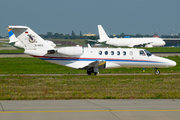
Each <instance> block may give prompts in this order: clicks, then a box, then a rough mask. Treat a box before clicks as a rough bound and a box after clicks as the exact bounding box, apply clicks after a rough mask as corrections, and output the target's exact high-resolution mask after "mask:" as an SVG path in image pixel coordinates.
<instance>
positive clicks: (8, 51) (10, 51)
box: [0, 49, 24, 53]
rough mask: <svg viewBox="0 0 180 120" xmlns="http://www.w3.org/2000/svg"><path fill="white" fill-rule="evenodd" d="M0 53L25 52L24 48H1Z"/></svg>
mask: <svg viewBox="0 0 180 120" xmlns="http://www.w3.org/2000/svg"><path fill="white" fill-rule="evenodd" d="M0 53H24V49H16V50H0Z"/></svg>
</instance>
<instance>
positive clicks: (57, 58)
mask: <svg viewBox="0 0 180 120" xmlns="http://www.w3.org/2000/svg"><path fill="white" fill-rule="evenodd" d="M33 57H37V58H39V59H41V60H59V61H64V60H67V61H101V60H104V61H118V62H146V63H162V62H158V61H150V60H134V59H110V58H73V57H72V58H71V57H47V56H33Z"/></svg>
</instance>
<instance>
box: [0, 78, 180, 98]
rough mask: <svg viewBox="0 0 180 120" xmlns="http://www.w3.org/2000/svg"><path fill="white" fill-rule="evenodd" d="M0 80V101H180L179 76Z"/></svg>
mask: <svg viewBox="0 0 180 120" xmlns="http://www.w3.org/2000/svg"><path fill="white" fill-rule="evenodd" d="M0 79H1V80H0V84H1V86H0V100H40V99H179V98H180V86H179V84H180V80H179V79H180V75H172V76H171V75H168V76H157V75H151V76H138V75H137V76H72V75H71V76H18V75H17V76H4V77H2V76H1V77H0Z"/></svg>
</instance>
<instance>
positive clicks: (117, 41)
mask: <svg viewBox="0 0 180 120" xmlns="http://www.w3.org/2000/svg"><path fill="white" fill-rule="evenodd" d="M106 44H108V45H113V46H121V47H133V46H136V45H144V46H146V47H148V45H149V46H151V47H159V46H164V45H165V44H166V43H165V42H164V41H163V39H161V38H109V40H107V41H106Z"/></svg>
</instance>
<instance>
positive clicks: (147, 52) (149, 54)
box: [144, 50, 152, 56]
mask: <svg viewBox="0 0 180 120" xmlns="http://www.w3.org/2000/svg"><path fill="white" fill-rule="evenodd" d="M144 51H145V52H146V55H147V56H151V55H152V53H151V52H149V51H148V50H144Z"/></svg>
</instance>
